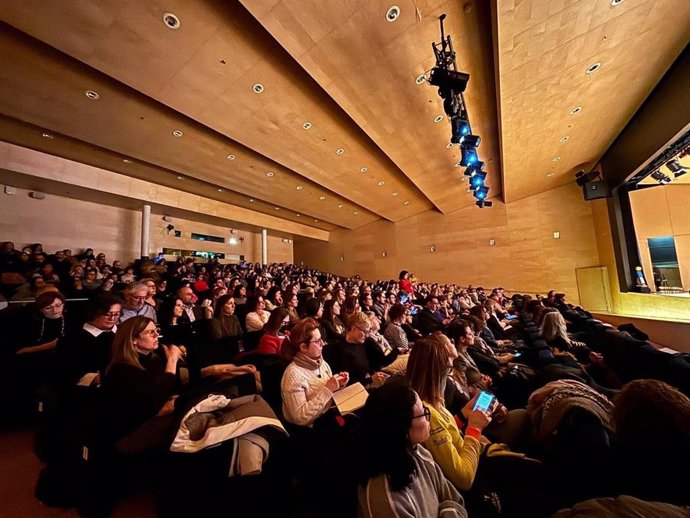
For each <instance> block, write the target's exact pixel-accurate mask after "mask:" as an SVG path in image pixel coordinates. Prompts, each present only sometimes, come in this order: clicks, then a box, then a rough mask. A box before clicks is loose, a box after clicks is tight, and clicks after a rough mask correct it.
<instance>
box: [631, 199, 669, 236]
mask: <svg viewBox="0 0 690 518" xmlns="http://www.w3.org/2000/svg"><path fill="white" fill-rule="evenodd" d="M672 188H675V186H674V187H671V186H666V187H661V186H659V187H651V188H649V189H642V190H639V191H632V192H631V193H630V205H631V207H632V213H633V220H634V221H635V233H636V234H637V238H638V239H647V238H650V237H661V236H671V235H673V227H672V225H671V214H670V213H669V210H668V201H667V200H666V190H667V189H672Z"/></svg>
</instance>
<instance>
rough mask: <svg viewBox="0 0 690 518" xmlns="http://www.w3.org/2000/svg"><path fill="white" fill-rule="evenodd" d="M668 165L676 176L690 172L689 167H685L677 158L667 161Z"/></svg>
mask: <svg viewBox="0 0 690 518" xmlns="http://www.w3.org/2000/svg"><path fill="white" fill-rule="evenodd" d="M666 167H668V169H669V171H671V172H672V173H673V175H674V176H675V177H676V178H678V177H679V176H683V175H684V174H685V173H687V172H688V168H687V167H684V166H683V165H682V164H681V163H680V162H679V161H678V159H676V158H674V159H673V160H669V161H668V162H666Z"/></svg>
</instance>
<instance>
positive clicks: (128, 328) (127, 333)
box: [105, 316, 153, 374]
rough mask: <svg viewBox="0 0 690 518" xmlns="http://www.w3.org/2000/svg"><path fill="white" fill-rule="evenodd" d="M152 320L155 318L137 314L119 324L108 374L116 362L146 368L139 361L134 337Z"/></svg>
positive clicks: (107, 369)
mask: <svg viewBox="0 0 690 518" xmlns="http://www.w3.org/2000/svg"><path fill="white" fill-rule="evenodd" d="M151 322H153V320H151V319H150V318H147V317H138V316H137V317H132V318H128V319H127V320H125V321H124V322H123V323H122V324H120V325H119V326H117V333H115V339H114V340H113V347H112V349H111V351H112V352H111V356H110V363H109V364H108V367H107V368H106V370H105V372H106V374H107V373H108V371H110V369H111V368H112V366H113V365H115V364H116V363H124V364H127V365H133V366H134V367H137V368H138V369H142V370H143V369H144V367H143V365H142V364H141V362H140V361H139V353H137V351H136V349H135V348H134V339H135V338H136V337H138V336H139V335H140V334H141V333H143V332H144V330H145V329H146V328H147V327H148V325H149V324H150V323H151Z"/></svg>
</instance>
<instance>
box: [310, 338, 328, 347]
mask: <svg viewBox="0 0 690 518" xmlns="http://www.w3.org/2000/svg"><path fill="white" fill-rule="evenodd" d="M308 343H310V344H322V345H323V344H325V343H326V342H325V341H324V339H323V338H319V339H317V340H309V342H308Z"/></svg>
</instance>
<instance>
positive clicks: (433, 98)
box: [243, 0, 500, 212]
mask: <svg viewBox="0 0 690 518" xmlns="http://www.w3.org/2000/svg"><path fill="white" fill-rule="evenodd" d="M243 3H244V5H245V6H246V7H247V9H249V11H250V12H251V13H252V14H253V15H254V16H255V17H256V18H257V19H258V20H259V21H260V22H261V24H262V25H263V26H264V27H265V28H266V29H267V30H268V31H269V32H270V33H271V34H272V35H273V36H274V37H275V38H276V39H277V40H278V41H279V42H280V44H281V45H283V47H285V48H286V50H287V51H288V52H289V53H290V55H291V56H292V57H293V58H295V59H296V60H297V61H298V62H299V63H300V64H301V65H302V66H303V67H304V69H305V70H307V71H308V72H309V74H310V75H311V76H312V77H313V78H314V79H315V80H316V81H317V82H318V83H319V84H320V85H321V86H322V87H323V88H324V89H325V90H326V91H327V92H328V93H329V94H330V95H331V97H333V98H334V99H335V100H336V101H337V102H338V104H339V105H340V106H341V107H342V108H343V109H344V110H345V111H347V112H348V113H349V114H350V116H351V117H352V118H353V119H354V120H355V121H356V122H357V123H358V124H359V126H360V127H362V128H363V129H364V130H365V131H366V132H367V134H368V135H369V136H370V137H371V138H372V140H374V141H375V142H376V143H377V144H378V145H379V147H381V149H383V150H384V151H385V152H386V154H387V155H388V156H389V157H390V158H391V159H392V160H393V161H394V162H395V163H396V164H397V165H398V167H399V168H400V169H401V170H402V171H403V172H404V173H405V174H406V175H407V176H408V177H409V178H410V179H411V180H412V181H413V182H414V183H415V184H416V185H418V186H419V188H420V189H421V190H422V192H424V194H425V195H426V196H427V197H428V198H429V199H431V201H432V202H433V203H434V205H436V207H438V208H439V209H440V210H441V211H443V212H450V211H453V210H456V209H458V208H461V207H463V206H467V205H469V204H471V203H473V199H472V197H471V196H470V195H468V194H466V192H465V187H464V185H463V184H462V183H460V182H458V181H457V174H456V171H455V170H454V165H455V163H456V162H457V160H456V158H457V148H455V149H452V150H449V149H446V144H447V143H448V141H449V139H450V128H449V124H448V122H447V121H443V122H442V123H440V124H434V123H433V119H434V117H436V116H437V115H443V106H442V101H441V99H440V98H439V97H438V95H437V93H436V89H435V88H431V87H429V86H427V85H417V84H416V83H415V78H416V77H417V76H419V75H420V74H421V73H423V72H425V71H426V70H428V69H429V68H430V67H431V66H433V63H434V60H433V52H432V49H431V43H432V42H433V41H438V40H439V28H438V16H439V15H440V14H441V13H443V12H445V13H446V14H447V15H448V18H447V22H446V30H447V34H450V35H452V37H453V41H454V47H455V50H456V52H457V55H458V64H459V66H460V68H461V70H463V71H467V72H469V73H470V74H471V76H472V78H471V79H470V83H469V87H468V90H467V92H466V100H467V103H468V107H469V111H470V115H471V119H472V125H473V129H474V131H475V133H478V134H480V135H481V137H482V144H481V146H480V148H479V153H480V158H482V160H484V161H485V162H486V163H487V164H488V167H487V169H489V170H490V173H492V174H490V176H489V179H488V181H487V184H488V185H490V186H492V193H491V194H492V195H496V194H499V193H500V160H499V156H498V135H497V125H496V107H495V99H494V95H493V88H494V86H493V83H494V79H493V67H492V46H491V34H490V32H489V30H488V29H490V25H491V24H490V13H489V9H488V5H486V4H484V3H481V2H480V3H468V4H467V5H468V9H467V10H464V9H463V6H462V5H461V4H460V3H459V2H454V1H445V2H444V1H435V2H434V1H429V2H413V1H412V0H407V1H404V2H397V4H398V5H399V6H400V9H401V15H400V17H399V18H398V20H397V21H395V22H394V23H389V22H387V21H386V19H385V13H386V10H387V8H388V7H389V4H384V3H382V2H380V1H376V2H355V1H352V2H341V3H339V4H338V9H337V12H330V11H329V12H327V11H328V10H327V6H331V5H332V3H324V2H321V1H319V0H311V1H306V0H280V1H278V2H261V3H255V2H252V1H245V2H243ZM453 154H455V155H456V156H455V157H453Z"/></svg>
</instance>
